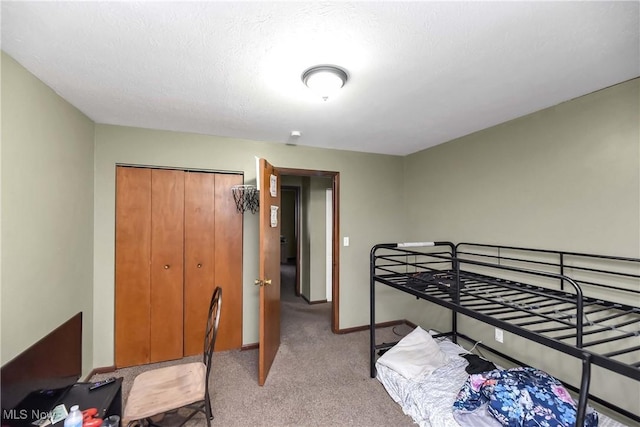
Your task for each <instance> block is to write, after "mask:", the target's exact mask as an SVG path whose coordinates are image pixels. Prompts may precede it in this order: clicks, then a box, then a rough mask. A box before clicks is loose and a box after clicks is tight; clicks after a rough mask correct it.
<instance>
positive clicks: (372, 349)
mask: <svg viewBox="0 0 640 427" xmlns="http://www.w3.org/2000/svg"><path fill="white" fill-rule="evenodd" d="M431 246H448V247H449V249H450V251H451V256H450V258H449V259H450V260H451V262H452V268H453V269H455V268H454V267H455V259H456V257H455V250H456V247H455V245H454V244H453V243H451V242H406V243H380V244H377V245H375V246H373V248H371V252H370V255H369V366H370V375H371V378H375V376H376V367H375V362H376V360H375V359H376V356H375V354H376V348H377V346H376V330H375V328H376V311H375V310H376V295H375V282H376V281H375V275H376V268H377V266H378V265H377V263H376V260H377V259H379V258H381V257H380V256H378V255H377V252H378V250H380V249H394V248H400V249H405V250H407V252H406V254H407V255H409V254H410V249H409V248H419V247H431ZM416 254H417V255H420V254H418V253H416ZM457 299H458V301H459V299H460V290H459V289H458V291H457ZM452 311H453V312H454V314H453V315H452V316H453V318H452V322H453V325H454V329H453V330H454V333H453V340H454V342H455V340H456V331H457V329H456V325H457V316H456V314H457V313H455V310H452Z"/></svg>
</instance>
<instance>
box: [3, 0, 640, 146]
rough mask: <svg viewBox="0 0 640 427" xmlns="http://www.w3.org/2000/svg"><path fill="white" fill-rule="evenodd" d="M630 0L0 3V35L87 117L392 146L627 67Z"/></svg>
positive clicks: (635, 37)
mask: <svg viewBox="0 0 640 427" xmlns="http://www.w3.org/2000/svg"><path fill="white" fill-rule="evenodd" d="M639 5H640V3H638V2H637V1H631V2H613V1H607V2H495V3H494V2H426V1H425V2H406V3H405V2H354V3H347V2H10V1H2V15H1V19H2V39H1V41H2V49H3V50H4V51H5V52H7V53H8V54H9V55H10V56H12V57H13V58H14V59H16V60H17V61H18V62H20V63H21V64H22V65H23V66H24V67H26V68H27V69H28V70H30V71H31V72H32V73H33V74H35V75H36V76H37V77H38V78H40V79H41V80H42V81H44V82H45V83H46V84H47V85H49V86H50V87H51V88H53V89H54V90H55V91H56V92H57V93H58V94H60V95H61V96H62V97H63V98H65V99H66V100H68V101H69V102H70V103H71V104H73V105H75V106H76V107H77V108H78V109H80V110H81V111H83V112H84V113H85V114H86V115H87V116H89V117H90V118H91V119H93V120H94V121H96V122H98V123H108V124H118V125H127V126H137V127H144V128H155V129H167V130H176V131H187V132H196V133H203V134H211V135H221V136H231V137H238V138H245V139H254V140H260V141H271V142H281V143H292V142H293V143H296V144H298V145H305V146H316V147H326V148H337V149H346V150H356V151H364V152H374V153H385V154H398V155H405V154H409V153H413V152H415V151H418V150H421V149H424V148H427V147H430V146H433V145H436V144H439V143H442V142H446V141H449V140H451V139H453V138H456V137H460V136H463V135H466V134H469V133H472V132H474V131H477V130H480V129H484V128H487V127H490V126H493V125H495V124H498V123H501V122H504V121H507V120H510V119H513V118H516V117H519V116H522V115H525V114H528V113H531V112H533V111H537V110H540V109H542V108H545V107H548V106H551V105H555V104H558V103H560V102H563V101H566V100H569V99H572V98H575V97H578V96H581V95H584V94H587V93H590V92H593V91H596V90H599V89H602V88H604V87H607V86H610V85H613V84H616V83H619V82H622V81H625V80H628V79H631V78H634V77H637V76H639V75H640V35H639V33H640V21H639V19H640V18H639V16H640V8H639ZM317 64H336V65H339V66H341V67H343V68H345V69H346V70H348V72H349V75H350V80H349V82H348V83H347V84H346V85H345V87H344V88H343V89H342V91H341V92H340V93H339V94H338V95H337V96H336V97H335V98H333V99H330V100H329V101H327V102H323V101H322V100H321V99H318V98H316V97H314V96H313V94H312V93H311V92H310V91H309V90H308V89H307V88H306V87H304V86H303V84H302V82H301V80H300V76H301V74H302V72H303V71H304V70H305V69H307V68H308V67H310V66H313V65H317ZM292 130H298V131H300V132H301V133H302V136H301V137H299V138H297V139H295V140H292V138H291V137H290V132H291V131H292Z"/></svg>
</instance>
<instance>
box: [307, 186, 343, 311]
mask: <svg viewBox="0 0 640 427" xmlns="http://www.w3.org/2000/svg"><path fill="white" fill-rule="evenodd" d="M331 184H332V180H331V179H329V178H321V177H311V183H310V188H309V191H310V200H309V213H308V215H309V227H310V229H311V236H312V238H311V241H310V245H309V260H310V261H311V265H310V266H309V267H310V269H311V271H310V273H311V274H310V276H311V277H310V282H309V288H310V292H309V295H308V298H309V301H323V300H326V299H327V242H326V232H327V231H326V230H327V224H326V215H327V211H326V209H327V201H326V197H327V195H326V189H327V188H331ZM345 249H346V248H345Z"/></svg>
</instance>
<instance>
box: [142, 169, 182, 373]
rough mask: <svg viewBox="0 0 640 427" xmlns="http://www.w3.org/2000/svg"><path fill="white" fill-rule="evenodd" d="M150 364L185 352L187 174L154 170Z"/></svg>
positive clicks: (174, 357) (152, 174) (177, 356)
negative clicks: (185, 212) (184, 285)
mask: <svg viewBox="0 0 640 427" xmlns="http://www.w3.org/2000/svg"><path fill="white" fill-rule="evenodd" d="M151 205H152V207H151V334H150V349H151V351H150V361H151V362H152V363H153V362H159V361H162V360H170V359H177V358H180V357H182V352H183V337H182V334H183V275H184V268H183V264H184V259H183V250H184V172H183V171H175V170H163V169H153V170H152V171H151Z"/></svg>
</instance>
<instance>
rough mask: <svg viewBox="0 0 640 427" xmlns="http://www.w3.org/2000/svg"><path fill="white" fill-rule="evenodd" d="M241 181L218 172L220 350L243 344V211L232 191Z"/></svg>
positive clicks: (217, 257) (217, 274)
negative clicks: (236, 202) (220, 295)
mask: <svg viewBox="0 0 640 427" xmlns="http://www.w3.org/2000/svg"><path fill="white" fill-rule="evenodd" d="M242 183H243V177H242V176H241V175H231V174H228V175H227V174H218V175H216V217H215V247H216V256H215V262H216V267H215V272H216V276H215V284H216V285H219V286H220V287H221V288H222V301H223V303H222V307H223V308H222V310H221V312H220V327H219V329H218V336H217V338H216V350H218V351H222V350H230V349H237V348H240V347H241V346H242V214H241V213H239V212H238V211H237V210H236V205H235V202H234V200H233V196H232V193H231V187H232V186H234V185H240V184H242ZM245 215H247V214H245ZM249 215H250V214H249Z"/></svg>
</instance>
